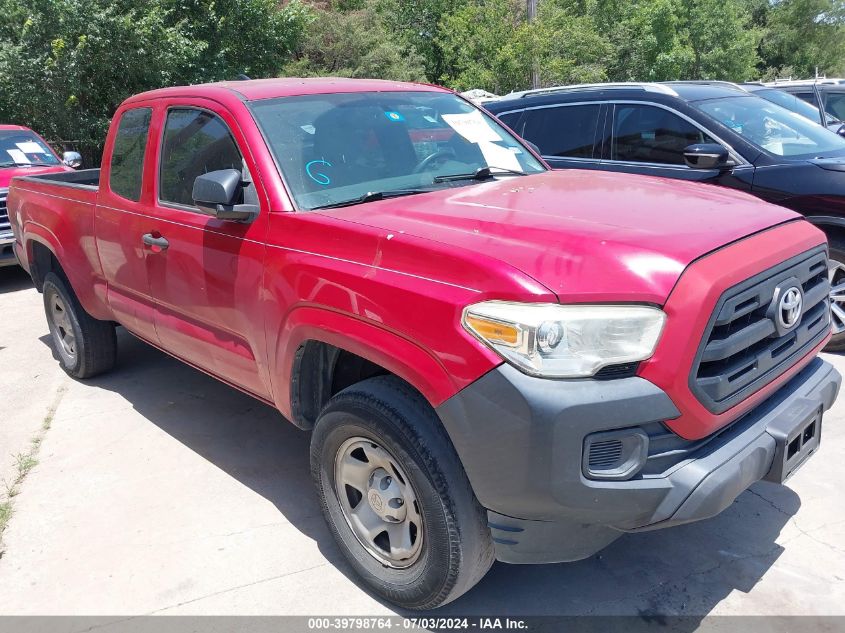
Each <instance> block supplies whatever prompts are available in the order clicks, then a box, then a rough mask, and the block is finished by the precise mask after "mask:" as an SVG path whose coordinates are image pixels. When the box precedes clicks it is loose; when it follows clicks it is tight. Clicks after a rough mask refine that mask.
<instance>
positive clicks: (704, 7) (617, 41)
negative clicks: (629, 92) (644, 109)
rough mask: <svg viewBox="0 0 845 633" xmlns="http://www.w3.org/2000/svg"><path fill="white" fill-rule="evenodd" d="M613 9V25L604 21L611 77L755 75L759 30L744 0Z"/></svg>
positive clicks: (667, 0) (642, 3)
mask: <svg viewBox="0 0 845 633" xmlns="http://www.w3.org/2000/svg"><path fill="white" fill-rule="evenodd" d="M609 3H610V2H609V1H608V0H605V2H602V3H601V5H604V7H605V9H606V5H607V4H609ZM616 10H618V11H619V12H620V13H619V14H618V15H619V19H618V20H617V21H616V23H605V28H606V29H607V31H606V33H607V36H608V37H609V39H610V41H611V43H612V46H613V49H614V60H613V61H612V62H611V64H610V66H611V69H610V76H611V78H612V79H615V80H621V81H628V80H639V81H643V80H648V81H665V80H672V79H726V80H732V81H745V80H748V79H751V78H753V77H754V76H755V74H756V67H757V62H758V56H757V52H756V47H757V43H758V41H759V38H760V32H759V30H758V29H756V28H754V26H753V25H752V21H751V20H752V14H751V10H750V8H749V5H748V3H747V0H636V1H634V2H627V3H619V4H618V6H617V8H616Z"/></svg>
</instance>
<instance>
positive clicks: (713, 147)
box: [684, 143, 734, 169]
mask: <svg viewBox="0 0 845 633" xmlns="http://www.w3.org/2000/svg"><path fill="white" fill-rule="evenodd" d="M684 160H685V161H686V163H687V167H692V168H693V169H727V168H730V167H733V166H734V162H733V161H732V160H731V159H730V156H729V155H728V150H727V149H725V148H724V147H722V146H721V145H719V144H718V143H697V144H695V145H690V146H689V147H687V148H686V149H685V150H684Z"/></svg>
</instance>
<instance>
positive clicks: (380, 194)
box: [311, 189, 429, 211]
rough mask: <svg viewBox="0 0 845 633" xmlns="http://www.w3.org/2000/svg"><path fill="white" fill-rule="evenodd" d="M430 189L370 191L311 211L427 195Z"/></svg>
mask: <svg viewBox="0 0 845 633" xmlns="http://www.w3.org/2000/svg"><path fill="white" fill-rule="evenodd" d="M428 191H429V190H428V189H393V190H391V191H368V192H367V193H365V194H364V195H362V196H358V197H357V198H351V199H349V200H342V201H341V202H332V203H331V204H323V205H320V206H319V207H313V208H312V209H311V210H312V211H316V210H317V209H337V208H340V207H351V206H352V205H353V204H363V203H365V202H375V201H377V200H386V199H387V198H399V197H400V196H411V195H414V194H415V193H426V192H428Z"/></svg>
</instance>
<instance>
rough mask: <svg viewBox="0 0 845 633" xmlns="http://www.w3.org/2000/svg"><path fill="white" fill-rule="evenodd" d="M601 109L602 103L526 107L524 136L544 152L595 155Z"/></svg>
mask: <svg viewBox="0 0 845 633" xmlns="http://www.w3.org/2000/svg"><path fill="white" fill-rule="evenodd" d="M600 109H601V106H600V105H599V104H591V105H573V106H555V107H552V108H537V109H535V110H527V111H526V112H525V130H524V132H523V136H524V137H525V138H526V139H528V140H529V141H531V142H532V143H535V144H536V145H537V147H539V148H540V152H541V153H542V154H543V156H549V157H554V158H592V157H593V144H594V142H595V137H596V127H598V121H599V110H600Z"/></svg>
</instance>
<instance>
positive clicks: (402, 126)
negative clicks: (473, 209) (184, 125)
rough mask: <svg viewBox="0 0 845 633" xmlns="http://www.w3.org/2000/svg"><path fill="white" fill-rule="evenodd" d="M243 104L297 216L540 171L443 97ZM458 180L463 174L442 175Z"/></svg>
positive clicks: (518, 147)
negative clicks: (302, 211) (380, 195)
mask: <svg viewBox="0 0 845 633" xmlns="http://www.w3.org/2000/svg"><path fill="white" fill-rule="evenodd" d="M249 105H250V108H251V110H252V112H253V113H254V115H255V118H256V120H257V122H258V125H259V127H260V128H261V130H262V132H263V133H264V135H265V137H266V139H267V141H268V144H269V145H270V150H271V151H272V153H273V155H274V157H275V159H276V163H277V164H278V165H279V168H280V169H281V171H282V175H283V176H284V179H285V182H286V183H287V185H288V187H289V188H290V191H291V193H292V195H293V197H294V199H295V200H296V204H297V206H298V207H299V208H300V209H315V208H318V207H324V206H328V205H337V204H340V203H344V202H347V201H352V202H354V201H360V202H365V201H367V199H374V198H373V197H372V196H371V197H370V198H368V194H373V193H384V194H385V197H387V195H388V194H390V193H391V192H395V193H400V192H401V193H403V194H408V193H417V192H423V191H432V190H434V189H442V188H445V187H454V186H463V185H466V184H468V183H471V182H472V180H473V179H472V178H471V177H472V176H473V175H476V177H477V178H476V179H479V180H480V179H483V178H485V177H487V178H490V177H511V176H515V175H516V174H515V173H514V172H517V173H536V172H540V171H545V168H544V167H543V166H542V164H541V163H540V162H539V161H538V160H537V159H535V158H534V157H533V156H532V155H531V154H530V153H529V152H528V151H527V150H526V149H525V148H524V147H523V146H522V144H521V143H520V142H519V141H517V140H516V139H515V138H514V137H513V136H512V135H511V134H510V133H509V132H507V131H505V130H504V129H503V128H502V127H501V126H500V125H499V124H498V123H496V122H495V121H494V120H493V119H492V118H490V117H489V116H487V115H486V114H484V113H483V112H481V111H480V110H478V109H476V108H474V107H473V106H471V105H469V104H468V103H467V102H465V101H464V100H462V99H460V98H458V97H457V96H455V95H452V94H447V93H442V92H372V93H369V92H367V93H343V94H318V95H306V96H297V97H283V98H280V99H268V100H263V101H255V102H252V103H250V104H249ZM485 167H489V168H490V170H489V173H488V172H487V170H484V169H483V168H485ZM479 170H481V171H479ZM460 175H467V176H468V177H467V178H465V179H461V178H457V179H446V178H444V177H445V176H460Z"/></svg>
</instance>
